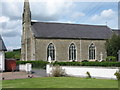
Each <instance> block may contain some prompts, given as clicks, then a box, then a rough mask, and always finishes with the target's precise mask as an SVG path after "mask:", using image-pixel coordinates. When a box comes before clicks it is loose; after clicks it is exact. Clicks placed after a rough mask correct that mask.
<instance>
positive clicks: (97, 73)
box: [46, 65, 119, 79]
mask: <svg viewBox="0 0 120 90" xmlns="http://www.w3.org/2000/svg"><path fill="white" fill-rule="evenodd" d="M61 67H62V69H64V70H65V73H66V74H67V75H68V76H75V77H87V74H86V72H89V73H90V75H91V76H92V78H105V79H116V76H115V75H114V73H115V72H116V71H118V70H119V69H118V68H117V67H85V66H61ZM51 71H52V66H50V65H47V67H46V73H47V75H48V76H49V75H50V74H51Z"/></svg>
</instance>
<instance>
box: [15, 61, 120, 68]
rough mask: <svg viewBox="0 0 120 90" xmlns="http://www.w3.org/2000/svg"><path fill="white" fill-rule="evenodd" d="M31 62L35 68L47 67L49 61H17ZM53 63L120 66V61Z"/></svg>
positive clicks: (62, 63)
mask: <svg viewBox="0 0 120 90" xmlns="http://www.w3.org/2000/svg"><path fill="white" fill-rule="evenodd" d="M25 63H31V64H32V67H33V68H46V64H48V62H47V61H17V64H25ZM52 64H53V65H60V66H101V67H120V62H54V63H52Z"/></svg>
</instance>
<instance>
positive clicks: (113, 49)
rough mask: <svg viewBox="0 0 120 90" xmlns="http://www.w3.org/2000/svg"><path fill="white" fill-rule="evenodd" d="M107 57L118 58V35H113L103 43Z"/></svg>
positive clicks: (119, 46) (119, 48) (119, 42)
mask: <svg viewBox="0 0 120 90" xmlns="http://www.w3.org/2000/svg"><path fill="white" fill-rule="evenodd" d="M105 47H106V51H107V56H114V57H116V58H118V54H117V52H118V50H120V35H116V34H113V35H112V37H111V38H110V39H108V40H107V41H106V43H105Z"/></svg>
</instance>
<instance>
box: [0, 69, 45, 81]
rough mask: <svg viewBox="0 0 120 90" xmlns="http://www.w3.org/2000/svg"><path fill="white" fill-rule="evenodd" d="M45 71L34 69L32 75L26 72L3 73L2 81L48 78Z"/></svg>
mask: <svg viewBox="0 0 120 90" xmlns="http://www.w3.org/2000/svg"><path fill="white" fill-rule="evenodd" d="M46 76H47V75H46V71H45V69H32V74H28V73H26V72H20V71H17V72H3V73H0V80H11V79H24V78H31V77H32V78H33V77H46Z"/></svg>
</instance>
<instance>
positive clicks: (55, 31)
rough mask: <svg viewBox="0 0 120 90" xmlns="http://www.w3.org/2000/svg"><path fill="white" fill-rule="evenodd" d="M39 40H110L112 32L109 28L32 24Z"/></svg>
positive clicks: (62, 24)
mask: <svg viewBox="0 0 120 90" xmlns="http://www.w3.org/2000/svg"><path fill="white" fill-rule="evenodd" d="M31 25H32V31H33V33H34V36H35V37H37V38H70V39H71V38H73V39H77V38H78V39H108V38H110V36H111V34H112V30H111V29H110V28H108V27H107V26H100V25H82V24H67V23H45V22H32V23H31Z"/></svg>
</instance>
